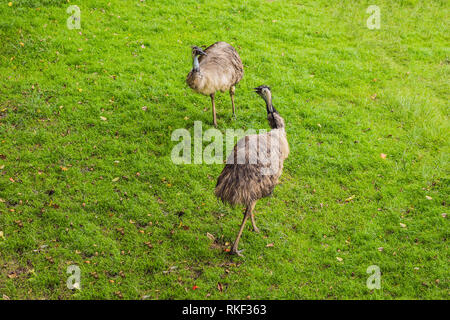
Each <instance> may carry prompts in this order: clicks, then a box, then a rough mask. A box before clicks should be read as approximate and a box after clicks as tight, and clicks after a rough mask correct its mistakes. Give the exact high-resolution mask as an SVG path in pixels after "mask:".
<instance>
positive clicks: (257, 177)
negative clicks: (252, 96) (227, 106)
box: [215, 85, 289, 255]
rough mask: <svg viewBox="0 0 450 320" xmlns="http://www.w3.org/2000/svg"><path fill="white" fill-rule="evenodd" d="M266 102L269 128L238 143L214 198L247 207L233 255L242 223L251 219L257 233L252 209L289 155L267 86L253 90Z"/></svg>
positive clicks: (268, 191) (267, 192) (281, 122)
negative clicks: (269, 129)
mask: <svg viewBox="0 0 450 320" xmlns="http://www.w3.org/2000/svg"><path fill="white" fill-rule="evenodd" d="M255 91H256V93H258V94H259V95H260V96H261V97H262V98H263V99H264V101H265V102H266V109H267V120H268V121H269V125H270V127H271V128H272V130H271V131H269V132H266V133H263V134H255V135H248V136H245V137H244V138H242V139H240V140H239V141H238V143H237V144H236V145H235V146H234V149H233V152H232V153H231V154H230V155H229V156H228V158H227V164H226V165H225V168H224V169H223V170H222V173H221V174H220V176H219V178H218V179H217V185H216V189H215V194H216V196H217V197H218V198H220V199H221V200H222V201H223V202H228V203H230V204H231V205H232V206H234V205H236V204H241V205H245V206H246V210H245V213H244V219H243V221H242V224H241V228H240V230H239V233H238V235H237V237H236V241H235V242H234V244H233V249H232V250H231V253H232V254H238V255H241V254H240V252H241V251H242V250H241V251H240V250H238V244H239V239H240V237H241V235H242V231H243V230H244V226H245V223H246V222H247V219H248V218H251V221H252V226H253V230H254V231H255V232H259V230H258V228H257V227H256V224H255V216H254V214H253V209H254V207H255V204H256V201H257V200H259V199H261V198H264V197H267V196H269V195H270V194H271V193H272V191H273V189H274V188H275V186H276V185H277V184H278V178H279V177H280V176H281V172H282V170H283V162H284V159H286V158H287V156H288V154H289V145H288V142H287V139H286V131H285V127H284V120H283V118H282V117H281V116H280V114H279V113H278V111H277V110H276V109H275V108H274V106H273V105H272V94H271V92H270V88H269V87H268V86H265V85H263V86H259V87H258V88H255Z"/></svg>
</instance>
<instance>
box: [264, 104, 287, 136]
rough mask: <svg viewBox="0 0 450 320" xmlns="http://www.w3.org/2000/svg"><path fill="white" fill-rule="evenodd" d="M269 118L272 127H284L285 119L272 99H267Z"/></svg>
mask: <svg viewBox="0 0 450 320" xmlns="http://www.w3.org/2000/svg"><path fill="white" fill-rule="evenodd" d="M266 108H267V120H268V121H269V125H270V127H271V128H272V129H284V119H283V118H282V117H281V116H280V114H279V113H278V111H277V110H276V109H275V107H274V106H273V104H272V101H271V100H270V99H268V100H266Z"/></svg>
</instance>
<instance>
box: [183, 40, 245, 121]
mask: <svg viewBox="0 0 450 320" xmlns="http://www.w3.org/2000/svg"><path fill="white" fill-rule="evenodd" d="M193 59H194V63H193V68H192V70H191V71H190V72H189V74H188V75H187V78H186V83H187V84H188V85H189V87H191V88H192V89H193V90H194V91H195V92H198V93H201V94H204V95H209V96H210V97H211V103H212V113H213V122H214V125H215V126H216V125H217V121H216V108H215V102H214V95H215V93H216V92H217V91H221V92H225V91H227V90H229V91H230V97H231V104H232V107H233V115H235V107H234V92H235V85H236V84H237V83H238V82H239V81H241V79H242V77H243V75H244V67H243V65H242V61H241V58H240V57H239V54H238V53H237V52H236V50H235V49H234V48H233V47H232V46H231V45H229V44H228V43H226V42H216V43H214V44H213V45H211V46H209V47H208V48H207V49H205V51H204V52H203V51H202V50H201V49H200V48H198V47H194V50H193Z"/></svg>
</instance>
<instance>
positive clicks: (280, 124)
mask: <svg viewBox="0 0 450 320" xmlns="http://www.w3.org/2000/svg"><path fill="white" fill-rule="evenodd" d="M255 92H256V93H257V94H258V95H259V96H260V97H261V98H263V99H264V101H265V102H266V109H267V119H268V120H269V124H270V126H271V127H272V128H274V129H275V128H284V120H283V118H282V117H281V116H280V114H279V113H278V111H277V109H275V107H274V106H273V104H272V92H271V91H270V87H269V86H266V85H262V86H259V87H257V88H255Z"/></svg>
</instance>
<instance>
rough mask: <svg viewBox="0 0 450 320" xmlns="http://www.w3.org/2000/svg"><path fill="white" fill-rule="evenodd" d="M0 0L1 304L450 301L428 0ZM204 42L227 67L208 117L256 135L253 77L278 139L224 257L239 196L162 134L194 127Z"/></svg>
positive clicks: (238, 214)
mask: <svg viewBox="0 0 450 320" xmlns="http://www.w3.org/2000/svg"><path fill="white" fill-rule="evenodd" d="M8 2H9V1H2V2H1V4H0V40H1V43H0V299H2V298H3V299H8V298H10V299H93V298H99V299H104V298H106V299H121V298H123V299H186V298H187V299H205V298H206V299H449V293H450V291H449V269H450V268H449V249H448V237H449V233H450V228H449V222H448V217H447V216H446V214H447V212H448V204H449V169H450V168H449V163H448V159H449V120H448V113H449V92H450V84H449V83H450V81H449V71H450V68H449V63H450V60H449V59H450V58H449V55H450V54H449V53H450V50H449V46H448V44H449V34H450V33H449V28H448V17H449V7H448V3H447V2H446V1H444V0H442V1H414V0H409V1H407V0H404V1H400V0H399V1H387V0H376V1H353V0H352V1H350V0H348V1H331V2H330V1H325V0H323V1H256V0H249V1H244V2H241V4H238V3H234V2H233V3H232V2H228V1H209V0H208V1H206V0H204V1H182V2H179V1H175V0H164V1H162V0H161V1H149V0H145V1H144V0H142V1H139V0H133V1H119V0H107V1H104V0H100V1H93V0H86V1H85V0H79V1H78V2H76V1H74V0H72V1H70V2H69V1H67V2H65V1H56V0H35V1H33V0H17V1H12V2H10V3H8ZM73 4H76V5H78V6H79V8H80V9H81V29H79V30H77V29H72V30H71V29H69V28H68V27H67V26H66V20H67V18H69V16H70V14H69V13H67V12H66V9H67V8H68V6H69V5H73ZM373 4H374V5H377V6H379V8H380V10H381V24H380V29H378V30H377V29H375V30H369V29H368V28H367V25H366V20H367V19H368V18H369V16H370V14H369V13H367V12H366V9H367V7H368V6H369V5H373ZM215 41H227V42H229V43H230V44H232V45H233V46H234V47H235V48H236V49H237V50H238V52H239V54H240V55H241V57H242V60H243V63H244V66H245V75H244V78H243V80H242V81H241V83H240V84H239V85H238V87H237V89H236V110H237V120H233V119H232V116H231V105H230V101H229V96H228V94H219V95H218V96H217V99H216V104H217V112H218V128H219V129H220V130H221V131H222V132H225V130H226V129H227V128H234V129H239V128H241V129H249V128H253V129H260V128H261V129H268V128H269V127H268V123H267V120H266V114H265V112H266V111H265V106H264V104H263V101H262V100H261V99H260V98H259V97H258V96H257V95H256V94H255V93H253V92H252V90H251V88H253V87H255V86H258V85H261V84H267V85H270V86H271V88H272V92H273V95H274V105H275V106H276V107H277V109H278V110H279V112H280V113H281V115H282V116H284V118H285V121H286V125H287V129H286V130H287V135H288V140H289V143H290V147H291V153H290V156H289V158H288V159H287V160H286V162H285V169H284V172H283V175H282V178H281V184H280V185H279V186H278V187H277V188H276V189H275V192H274V194H273V196H272V197H270V198H266V199H263V200H261V201H259V202H258V204H257V206H256V219H257V223H258V226H259V228H260V229H261V233H260V234H255V233H253V232H251V224H250V223H248V224H247V227H246V230H245V232H244V234H243V237H242V239H241V245H240V247H241V248H243V249H245V251H244V257H232V256H230V255H228V254H227V253H226V250H227V249H228V248H230V243H232V241H233V240H234V237H235V236H236V233H237V231H238V228H239V224H240V222H241V220H242V208H235V209H232V208H230V207H228V206H226V205H223V204H222V203H220V202H219V201H217V199H216V198H215V196H214V194H213V190H214V186H215V182H216V178H217V176H218V175H219V174H220V172H221V170H222V168H223V165H220V164H212V165H208V164H202V165H195V164H191V165H176V164H174V163H172V161H171V158H170V153H171V150H172V148H173V147H174V145H176V144H177V142H174V141H171V133H172V132H173V131H174V130H175V129H178V128H186V129H188V130H189V131H190V132H193V125H194V121H202V122H203V127H204V130H205V129H208V128H211V127H212V125H211V121H212V119H211V118H212V117H211V110H210V101H209V98H208V97H204V96H201V95H198V94H195V93H194V92H192V91H191V89H189V88H188V87H187V86H186V84H185V77H186V74H187V73H188V72H189V70H190V69H191V63H192V61H191V53H190V46H191V45H194V44H195V45H208V44H211V43H213V42H215ZM384 155H385V156H384ZM207 233H209V234H211V235H213V236H214V238H215V240H214V241H213V240H212V239H211V238H212V237H208V236H207ZM272 245H273V246H272ZM70 265H77V266H79V267H80V269H81V286H82V287H81V290H69V289H67V287H66V279H67V277H68V276H69V275H68V274H67V273H66V269H67V267H68V266H70ZM371 265H377V266H378V267H379V268H380V270H381V289H368V288H367V286H366V280H367V278H368V277H369V274H367V273H366V270H367V268H368V267H369V266H371Z"/></svg>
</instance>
